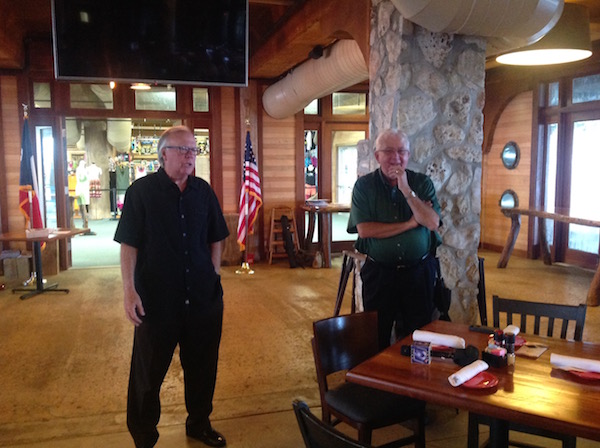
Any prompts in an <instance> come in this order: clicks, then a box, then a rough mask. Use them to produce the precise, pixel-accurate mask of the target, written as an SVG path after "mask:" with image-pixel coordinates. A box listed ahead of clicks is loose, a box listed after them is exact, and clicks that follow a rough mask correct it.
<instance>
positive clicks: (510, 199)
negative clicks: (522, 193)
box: [500, 190, 519, 208]
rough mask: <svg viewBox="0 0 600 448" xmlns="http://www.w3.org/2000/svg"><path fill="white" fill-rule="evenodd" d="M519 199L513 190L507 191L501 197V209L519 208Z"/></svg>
mask: <svg viewBox="0 0 600 448" xmlns="http://www.w3.org/2000/svg"><path fill="white" fill-rule="evenodd" d="M518 206H519V197H518V196H517V193H515V192H514V191H513V190H505V191H504V193H502V196H500V208H517V207H518Z"/></svg>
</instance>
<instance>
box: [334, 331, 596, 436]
mask: <svg viewBox="0 0 600 448" xmlns="http://www.w3.org/2000/svg"><path fill="white" fill-rule="evenodd" d="M475 329H476V328H475V327H471V326H469V325H467V324H462V323H456V322H446V321H439V320H438V321H434V322H431V323H430V324H428V325H426V326H425V327H423V328H422V330H425V331H429V332H434V333H440V334H443V335H454V336H458V337H461V338H463V339H464V340H465V344H466V345H467V346H468V345H473V346H475V347H476V348H478V349H479V351H480V353H481V352H482V351H483V349H484V348H485V347H486V346H487V345H488V338H489V336H490V334H489V333H485V332H481V331H474V330H475ZM479 330H481V329H479ZM519 336H520V337H521V338H522V341H525V342H527V343H528V344H529V345H532V344H544V345H546V346H547V347H548V349H547V350H546V351H545V352H544V353H543V354H542V355H541V356H539V357H537V358H530V357H524V356H520V355H519V349H517V351H516V355H517V356H516V361H515V364H514V365H513V366H504V367H492V366H490V367H489V368H488V369H487V370H486V371H485V373H486V375H488V376H489V377H490V378H494V379H495V380H494V381H481V382H475V384H474V385H473V386H469V387H467V384H463V385H460V386H458V387H454V386H452V385H451V384H450V382H449V381H448V377H449V376H450V375H452V374H453V373H455V372H457V371H458V370H460V369H461V367H460V366H459V365H457V364H455V363H454V361H453V360H452V359H444V358H436V357H434V358H432V359H431V362H430V364H419V363H416V362H412V361H411V357H410V356H405V355H403V354H402V346H403V345H404V346H406V345H412V343H413V338H412V335H409V336H407V337H406V338H404V339H402V340H401V341H399V342H397V343H395V344H393V345H391V346H390V347H388V348H386V349H385V350H383V351H381V352H380V353H378V354H377V355H375V356H374V357H372V358H370V359H368V360H366V361H364V362H362V363H360V364H358V365H357V366H355V367H354V368H352V369H351V370H349V371H348V372H347V374H346V380H347V381H350V382H353V383H357V384H361V385H363V386H368V387H372V388H375V389H380V390H384V391H388V392H392V393H396V394H399V395H404V396H409V397H412V398H416V399H419V400H423V401H425V402H430V403H436V404H438V405H444V406H448V407H453V408H457V409H463V410H466V411H468V412H472V413H476V414H481V415H485V416H488V417H490V418H491V419H492V421H491V425H490V446H491V447H503V448H504V447H507V446H508V423H509V422H519V423H521V424H525V425H528V426H533V427H537V428H543V429H551V430H553V431H555V432H558V433H563V434H570V435H573V436H577V437H582V438H586V439H592V440H596V441H600V406H599V405H598V403H600V375H593V376H592V375H587V376H585V375H582V374H578V373H577V372H574V371H566V370H562V369H558V368H556V367H553V365H552V364H551V363H550V356H551V354H552V353H556V354H560V355H568V356H573V357H580V358H586V359H595V360H600V344H595V343H589V342H576V341H572V340H563V339H556V338H548V337H543V336H534V335H529V334H523V333H521V334H520V335H519ZM480 358H481V356H480ZM496 380H497V384H495V385H494V383H495V382H496Z"/></svg>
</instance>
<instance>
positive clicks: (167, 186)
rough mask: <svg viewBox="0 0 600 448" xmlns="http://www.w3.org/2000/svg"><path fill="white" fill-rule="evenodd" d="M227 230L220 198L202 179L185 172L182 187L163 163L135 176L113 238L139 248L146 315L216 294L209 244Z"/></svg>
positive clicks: (217, 285)
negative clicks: (180, 187)
mask: <svg viewBox="0 0 600 448" xmlns="http://www.w3.org/2000/svg"><path fill="white" fill-rule="evenodd" d="M228 235H229V231H228V229H227V224H226V222H225V218H224V217H223V213H222V211H221V206H220V205H219V201H218V199H217V197H216V195H215V193H214V191H213V190H212V188H211V187H210V185H209V184H208V183H207V182H206V181H204V180H203V179H200V178H198V177H194V176H190V177H189V179H188V183H187V187H186V188H185V190H184V191H183V192H181V191H180V190H179V188H178V187H177V185H176V184H175V183H174V182H173V181H171V179H169V177H168V176H167V174H166V172H165V171H164V169H162V168H161V169H160V170H159V171H158V172H157V173H153V174H149V175H147V176H145V177H142V178H140V179H138V180H137V181H135V182H134V183H133V184H132V185H131V186H130V187H129V189H128V190H127V192H126V194H125V201H124V204H123V213H122V215H121V218H120V220H119V223H118V225H117V230H116V233H115V237H114V239H115V241H117V242H119V243H125V244H127V245H130V246H133V247H135V248H137V249H138V256H137V263H136V267H135V287H136V290H137V292H138V294H139V295H140V297H141V298H142V302H143V304H144V309H145V311H146V316H148V317H149V316H151V315H153V314H156V313H171V312H173V311H175V310H177V309H178V308H179V306H181V305H182V304H184V303H185V304H192V305H193V304H194V303H201V302H202V301H203V300H212V299H213V298H214V296H215V294H219V293H220V292H221V290H220V279H219V276H218V275H217V273H216V272H215V269H214V266H213V264H212V260H211V253H210V245H211V243H215V242H218V241H221V240H223V239H225V238H226V237H227V236H228Z"/></svg>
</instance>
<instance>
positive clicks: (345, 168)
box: [331, 131, 366, 241]
mask: <svg viewBox="0 0 600 448" xmlns="http://www.w3.org/2000/svg"><path fill="white" fill-rule="evenodd" d="M365 138H366V132H365V131H332V133H331V142H332V145H331V170H332V172H331V181H332V186H331V191H332V196H333V197H332V198H331V200H332V202H333V203H336V204H345V205H350V203H351V202H352V189H353V188H354V183H355V182H356V179H357V178H358V152H357V144H358V142H359V141H361V140H364V139H365ZM349 215H350V214H349V213H347V212H340V213H334V214H332V235H331V237H332V239H331V240H332V241H353V240H355V239H356V238H357V234H355V233H352V234H351V233H348V232H347V231H346V227H347V224H348V217H349Z"/></svg>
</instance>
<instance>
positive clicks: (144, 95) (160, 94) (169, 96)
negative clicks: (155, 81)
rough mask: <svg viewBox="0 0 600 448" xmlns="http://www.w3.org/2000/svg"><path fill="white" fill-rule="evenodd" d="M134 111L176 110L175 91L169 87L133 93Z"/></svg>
mask: <svg viewBox="0 0 600 448" xmlns="http://www.w3.org/2000/svg"><path fill="white" fill-rule="evenodd" d="M135 108H136V110H162V111H175V110H177V91H176V90H175V88H174V87H171V86H166V87H162V86H158V87H152V89H150V90H136V91H135Z"/></svg>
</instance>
